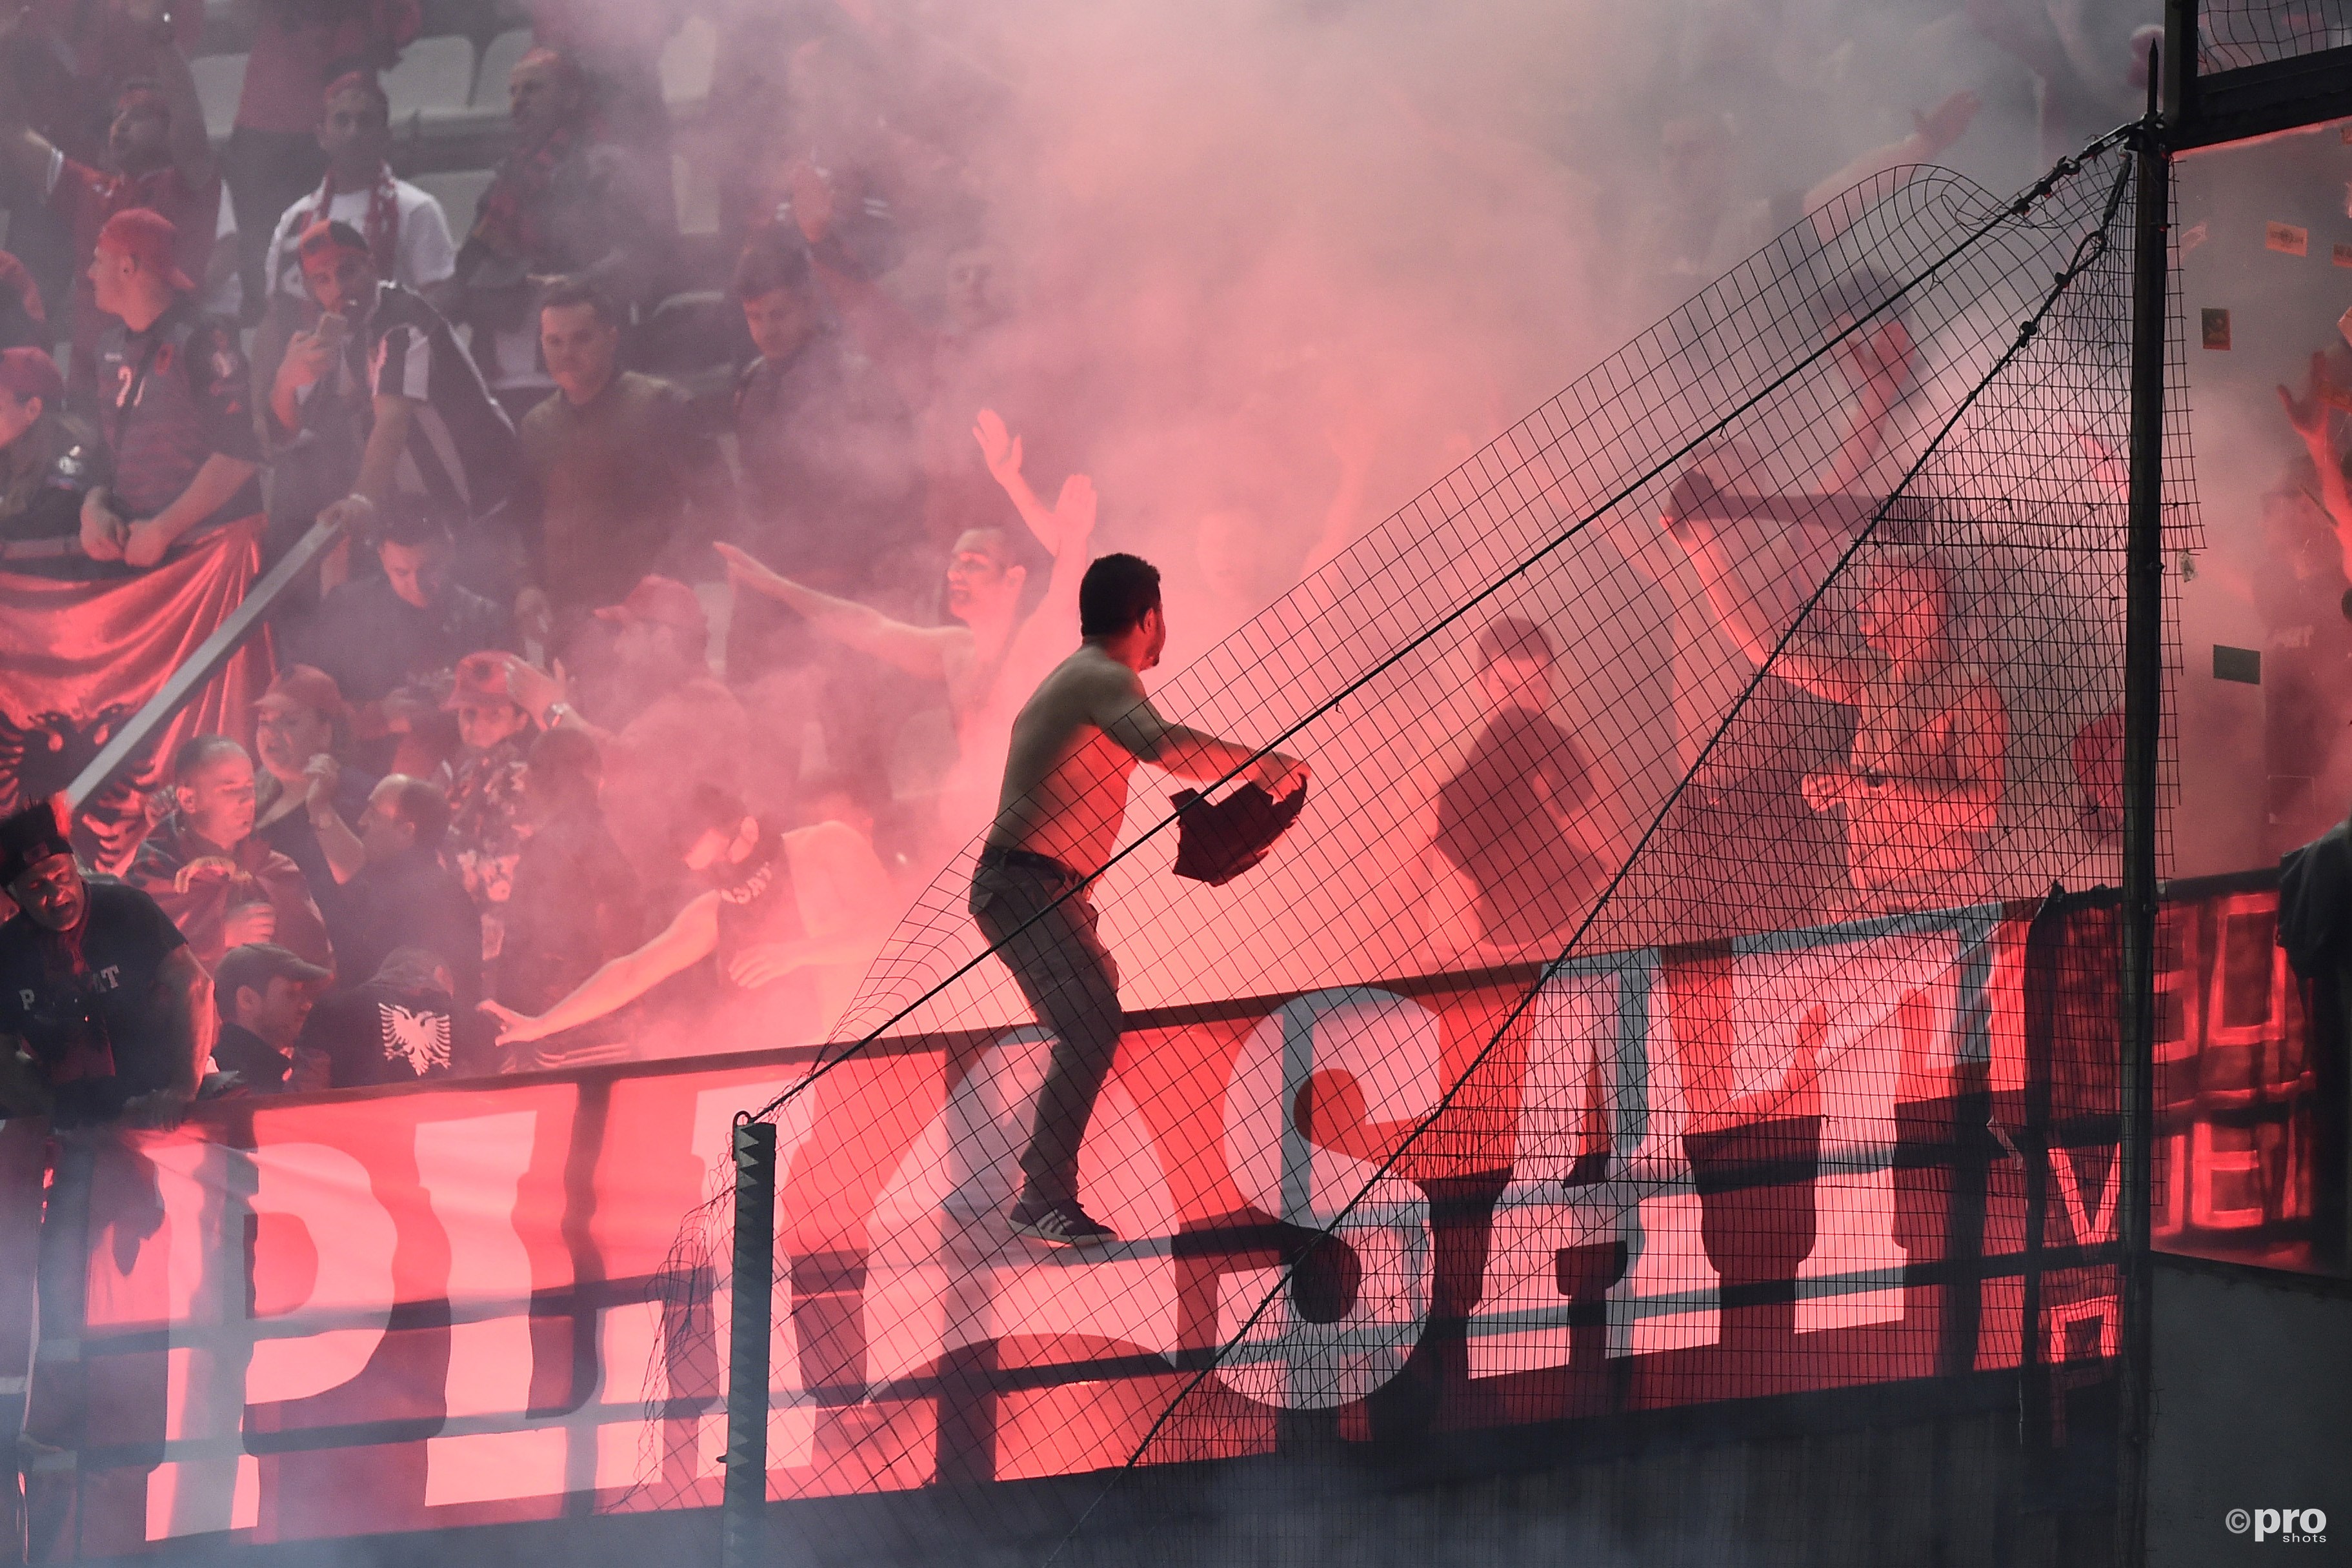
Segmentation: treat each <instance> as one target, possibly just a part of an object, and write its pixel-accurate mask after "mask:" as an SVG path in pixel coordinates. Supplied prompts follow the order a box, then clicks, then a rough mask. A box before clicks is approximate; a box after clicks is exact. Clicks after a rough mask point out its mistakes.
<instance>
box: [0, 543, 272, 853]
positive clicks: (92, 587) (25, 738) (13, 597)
mask: <svg viewBox="0 0 2352 1568" xmlns="http://www.w3.org/2000/svg"><path fill="white" fill-rule="evenodd" d="M260 569H261V520H260V519H259V518H253V519H250V520H248V521H242V522H237V523H232V524H230V525H229V526H227V527H226V528H222V529H219V530H216V531H214V532H211V533H208V534H206V535H205V536H204V537H203V538H201V539H198V540H196V541H194V542H193V543H191V544H190V545H189V546H187V547H186V548H185V549H184V550H181V551H179V552H174V553H173V555H172V556H171V557H169V558H168V559H166V560H165V561H164V562H163V563H162V564H161V565H159V566H156V567H154V568H153V569H152V570H150V571H146V572H142V573H139V574H135V575H132V576H115V577H105V578H100V579H99V580H97V581H93V582H63V581H59V580H58V579H56V578H51V577H34V576H28V575H22V574H16V573H11V572H6V571H0V813H5V812H11V811H14V810H16V808H17V807H18V806H19V805H23V804H24V803H25V802H26V801H31V800H38V799H41V798H42V797H43V796H45V795H54V794H56V793H57V792H58V791H59V790H61V789H64V788H65V787H66V786H67V785H68V784H71V783H73V781H74V779H75V777H76V776H77V775H79V773H80V772H81V770H82V769H83V768H84V767H86V766H88V765H89V762H90V760H91V759H92V758H94V757H96V756H97V755H98V753H99V750H100V747H102V746H104V745H105V744H106V742H107V740H108V738H109V737H110V736H111V735H112V734H113V733H114V731H115V730H116V729H117V728H119V727H120V726H121V725H122V724H124V723H126V722H127V721H129V720H130V719H131V715H133V714H135V713H137V712H138V711H139V709H140V707H141V706H142V704H143V703H145V702H146V700H148V699H149V698H150V697H152V696H153V695H154V694H155V691H156V689H157V688H159V687H161V686H162V685H163V682H164V680H165V679H168V678H169V677H170V676H171V673H172V671H173V670H174V669H176V668H179V666H180V663H181V661H182V660H184V659H185V658H187V657H188V656H189V655H190V654H192V653H194V652H195V650H196V647H197V646H198V645H199V644H201V643H202V642H203V641H204V640H205V638H206V637H210V636H211V635H212V633H213V631H214V629H215V627H217V626H219V625H220V624H221V622H222V621H223V620H224V619H226V617H227V616H228V615H229V613H230V612H231V611H233V610H235V609H236V606H237V605H238V604H239V603H240V602H241V601H242V600H243V599H244V598H245V593H246V590H247V588H249V587H251V586H252V584H253V581H254V578H255V577H256V576H257V575H258V574H259V572H260ZM268 679H269V649H268V643H267V642H266V641H265V640H264V639H263V638H261V637H254V638H252V639H250V640H248V641H247V643H246V644H245V645H244V646H243V647H239V648H238V649H237V650H236V652H235V653H233V654H231V655H230V656H229V658H227V659H226V661H225V662H224V663H223V664H222V666H221V668H220V669H219V671H218V672H217V673H216V674H215V675H214V677H213V678H212V679H210V680H208V681H206V682H205V684H204V685H203V686H202V687H201V688H200V689H198V690H197V692H196V695H195V697H194V699H193V700H190V701H189V702H188V703H187V704H186V705H185V706H184V707H183V708H182V709H181V710H180V711H179V712H178V714H177V715H176V716H174V717H173V720H172V721H171V722H170V723H169V724H166V725H165V726H164V727H163V731H162V733H161V734H159V735H158V736H157V737H156V739H155V741H154V742H153V743H152V744H151V745H149V746H147V747H145V748H143V749H142V752H140V754H139V755H138V756H137V757H136V758H135V759H134V760H133V761H132V762H131V764H130V765H129V766H127V767H125V768H123V769H122V770H121V772H119V773H116V774H115V775H114V777H113V778H112V779H110V780H109V781H108V782H107V784H106V785H105V787H104V788H102V789H100V791H99V792H98V793H97V794H96V795H92V796H91V797H90V798H89V800H87V801H84V802H83V803H82V808H81V815H80V816H79V818H77V820H76V823H75V835H74V837H75V840H76V842H77V843H78V844H79V846H80V847H81V849H82V852H83V855H84V856H85V858H88V859H89V862H90V863H91V864H92V865H93V866H95V867H97V868H99V869H100V870H102V871H110V872H115V873H118V874H119V873H120V872H121V870H122V869H123V868H125V867H126V866H128V865H129V864H130V863H131V856H132V854H134V853H135V852H136V851H137V850H138V848H139V841H140V839H142V837H145V836H146V833H147V813H146V797H147V794H148V792H149V791H151V790H152V789H154V788H155V787H156V786H157V785H158V784H161V783H162V782H163V768H164V765H165V764H166V763H168V762H169V761H170V760H171V755H172V751H173V747H175V746H177V745H178V744H179V743H180V742H182V741H184V740H185V739H186V738H187V737H189V736H190V735H201V734H205V733H209V732H219V733H223V734H231V735H236V736H237V737H238V738H239V739H245V738H247V737H246V731H247V722H248V710H249V709H250V707H251V705H252V703H253V700H254V699H255V698H257V697H258V696H259V695H260V694H261V692H262V690H263V689H264V688H265V687H266V686H267V684H268Z"/></svg>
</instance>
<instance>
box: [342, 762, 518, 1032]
mask: <svg viewBox="0 0 2352 1568" xmlns="http://www.w3.org/2000/svg"><path fill="white" fill-rule="evenodd" d="M448 833H449V803H448V802H447V801H446V800H445V799H444V798H443V797H442V795H441V792H440V791H439V790H437V789H435V788H434V787H433V786H432V785H431V784H426V783H425V781H424V780H423V779H413V778H409V777H407V776H405V775H404V774H401V773H394V774H393V775H392V776H391V777H389V778H387V779H385V780H383V782H382V783H381V784H377V785H376V786H375V791H374V793H373V794H372V795H369V796H368V808H367V815H366V816H365V817H363V818H362V821H361V826H360V839H361V841H362V843H364V844H365V845H366V846H367V856H368V863H367V865H366V866H365V867H364V868H362V870H361V871H360V874H359V875H358V876H356V877H354V878H352V880H351V882H350V885H349V886H347V887H346V888H345V889H344V891H345V892H346V893H347V894H348V895H349V897H347V898H346V899H345V900H343V911H342V916H341V919H342V921H343V924H342V929H341V932H340V934H339V937H338V940H337V942H336V949H337V952H338V955H339V957H340V959H341V968H340V970H339V973H342V974H344V975H348V976H352V977H354V978H356V977H358V976H362V975H365V976H369V977H371V978H372V977H373V975H374V974H375V973H376V971H377V970H379V969H381V968H383V961H384V960H385V959H386V958H388V957H390V956H391V954H392V952H393V951H394V949H396V948H404V947H418V948H423V949H425V951H426V952H432V953H436V954H438V955H440V956H441V958H442V959H443V961H444V962H445V963H446V964H447V965H448V967H449V972H450V977H451V979H452V981H453V982H454V984H455V993H456V994H457V997H458V999H459V1000H460V1001H462V1002H463V1003H464V1004H465V1005H467V1007H469V1008H470V1007H471V1006H473V1005H474V1004H475V1003H477V1002H478V1001H480V1000H481V996H482V918H481V916H480V915H479V914H478V913H477V912H476V911H475V909H474V900H471V899H469V898H467V896H466V884H465V883H464V882H462V881H460V880H458V879H457V873H456V872H455V871H452V870H450V869H449V868H448V867H447V866H446V865H444V864H443V863H442V859H441V846H442V843H443V841H444V840H445V839H446V838H447V837H448Z"/></svg>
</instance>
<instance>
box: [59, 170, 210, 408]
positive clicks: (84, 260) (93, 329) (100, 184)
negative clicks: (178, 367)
mask: <svg viewBox="0 0 2352 1568" xmlns="http://www.w3.org/2000/svg"><path fill="white" fill-rule="evenodd" d="M56 166H57V174H56V176H55V178H54V179H53V181H52V182H51V184H50V185H49V210H50V211H51V212H53V213H55V214H57V215H58V218H59V220H60V221H62V222H63V223H64V224H65V225H66V226H67V227H68V229H69V230H70V231H71V232H72V234H73V242H74V287H73V323H72V325H73V357H72V363H71V365H70V367H69V369H68V374H69V376H70V378H71V383H70V384H71V385H72V388H73V399H74V402H75V404H76V405H78V406H82V407H87V406H89V401H90V392H91V378H92V377H93V376H95V375H96V374H98V362H97V353H98V340H99V335H100V333H101V332H103V331H105V330H106V326H107V323H108V322H110V321H112V320H113V318H112V317H110V316H108V315H106V314H104V313H103V312H101V311H100V310H99V308H98V295H97V292H96V290H95V289H92V287H91V286H90V281H89V270H88V269H89V258H91V257H92V256H93V255H95V254H96V253H97V250H98V231H99V230H100V229H101V228H103V227H105V226H106V220H107V219H108V218H110V217H112V216H114V215H115V214H116V213H119V212H128V211H129V210H130V209H131V208H132V207H146V208H148V209H150V210H151V211H154V212H159V213H162V214H163V216H165V217H167V218H170V219H171V220H172V223H173V226H174V227H176V228H178V229H179V231H180V245H179V262H180V270H182V271H183V272H185V273H186V274H187V275H188V276H189V277H190V278H193V279H195V280H196V281H197V282H199V283H202V282H203V281H204V277H205V266H206V265H207V264H208V263H209V262H210V261H211V260H212V254H213V230H214V229H215V228H216V227H217V226H219V222H220V178H219V176H218V175H215V176H214V177H213V178H212V179H209V180H207V181H205V184H204V188H203V189H201V190H197V189H194V188H193V187H191V186H190V185H189V184H188V182H187V180H186V178H185V177H184V176H183V175H182V174H181V173H180V170H179V167H178V165H176V164H172V165H167V166H165V167H163V168H161V169H156V170H152V171H151V172H149V173H147V174H108V173H106V172H105V171H104V170H103V169H93V168H91V167H90V166H89V164H87V163H79V162H77V161H76V160H74V159H71V158H66V157H59V158H58V160H57V165H56Z"/></svg>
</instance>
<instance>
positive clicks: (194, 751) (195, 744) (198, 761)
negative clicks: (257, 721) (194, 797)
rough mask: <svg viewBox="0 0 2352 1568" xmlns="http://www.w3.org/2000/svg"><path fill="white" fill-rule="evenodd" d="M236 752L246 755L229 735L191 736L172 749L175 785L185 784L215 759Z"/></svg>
mask: <svg viewBox="0 0 2352 1568" xmlns="http://www.w3.org/2000/svg"><path fill="white" fill-rule="evenodd" d="M230 752H236V754H237V755H238V756H240V757H241V756H243V755H245V748H244V747H243V746H242V745H240V744H238V743H237V742H236V739H235V738H234V737H232V736H228V735H191V736H189V737H188V738H187V739H186V740H184V741H183V742H180V743H179V744H178V745H177V746H175V747H173V749H172V769H171V777H172V782H173V784H186V783H187V782H188V781H189V780H190V779H193V778H194V777H195V776H196V774H197V773H201V772H202V771H204V767H205V763H209V762H211V761H212V760H213V759H214V758H215V757H225V756H227V755H228V754H229V753H230Z"/></svg>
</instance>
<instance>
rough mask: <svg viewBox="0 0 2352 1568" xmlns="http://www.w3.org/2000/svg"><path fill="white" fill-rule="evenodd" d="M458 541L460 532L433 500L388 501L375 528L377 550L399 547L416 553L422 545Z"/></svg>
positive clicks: (399, 499)
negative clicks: (386, 546)
mask: <svg viewBox="0 0 2352 1568" xmlns="http://www.w3.org/2000/svg"><path fill="white" fill-rule="evenodd" d="M456 539H457V531H456V530H455V529H453V528H452V527H450V525H449V520H448V519H447V518H446V517H444V516H443V515H442V514H441V513H440V511H439V510H436V508H435V507H434V506H433V504H432V503H431V502H430V501H428V500H425V499H424V498H423V497H416V496H401V497H396V498H394V500H389V501H386V502H385V503H384V507H383V514H382V516H381V517H380V519H379V520H378V521H377V523H376V529H375V542H376V545H377V547H378V548H382V547H383V546H384V545H387V544H397V545H399V546H401V547H402V548H403V549H404V550H414V549H415V548H416V547H417V546H418V545H421V544H449V543H452V542H455V541H456Z"/></svg>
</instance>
